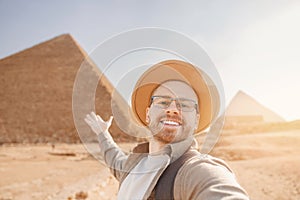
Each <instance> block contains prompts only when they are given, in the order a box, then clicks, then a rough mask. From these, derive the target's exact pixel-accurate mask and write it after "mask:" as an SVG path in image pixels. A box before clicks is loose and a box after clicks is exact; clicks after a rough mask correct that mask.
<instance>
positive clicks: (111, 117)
mask: <svg viewBox="0 0 300 200" xmlns="http://www.w3.org/2000/svg"><path fill="white" fill-rule="evenodd" d="M113 118H114V117H113V116H110V118H109V120H108V121H107V124H109V126H110V125H111V123H112V120H113Z"/></svg>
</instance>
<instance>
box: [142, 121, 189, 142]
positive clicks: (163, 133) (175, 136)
mask: <svg viewBox="0 0 300 200" xmlns="http://www.w3.org/2000/svg"><path fill="white" fill-rule="evenodd" d="M166 118H167V117H166V116H162V117H158V118H157V119H158V120H155V121H151V122H150V123H149V125H148V127H149V129H150V131H151V133H152V135H153V138H154V139H155V140H157V141H160V142H162V143H164V144H169V143H175V142H180V141H182V140H185V139H186V138H187V137H189V136H190V135H191V127H189V126H186V123H185V122H184V120H182V119H180V121H181V125H180V126H178V127H167V126H165V125H164V124H162V123H161V119H166ZM167 119H170V118H167Z"/></svg>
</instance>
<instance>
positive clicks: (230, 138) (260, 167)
mask: <svg viewBox="0 0 300 200" xmlns="http://www.w3.org/2000/svg"><path fill="white" fill-rule="evenodd" d="M134 145H135V144H128V143H127V144H125V143H123V144H120V146H121V147H122V148H123V149H124V150H126V151H128V150H130V149H131V148H132V147H133V146H134ZM211 154H212V155H214V156H217V157H220V158H222V159H224V160H225V161H226V162H227V163H228V164H229V165H230V166H231V168H232V169H233V171H234V172H235V174H236V176H237V178H238V180H239V182H240V184H241V185H242V186H243V187H244V188H245V189H246V191H247V192H248V193H249V195H250V198H251V199H252V200H262V199H272V200H298V199H300V170H299V169H300V156H299V155H300V130H291V131H282V132H271V133H270V132H269V133H251V134H239V135H234V134H233V135H232V134H231V135H230V134H229V135H226V134H223V135H222V136H221V138H220V140H219V142H218V144H217V145H216V146H215V148H214V149H213V151H212V152H211ZM0 177H1V178H0V200H21V199H22V200H27V199H30V200H41V199H45V200H54V199H55V200H57V199H58V200H75V199H77V200H78V199H87V200H96V199H97V200H99V199H103V200H108V199H116V193H117V190H118V183H117V181H116V180H115V179H114V177H113V176H112V175H110V172H109V170H108V169H107V168H106V167H105V166H104V164H103V163H102V162H101V161H98V160H96V159H95V158H94V157H93V156H91V155H90V154H89V153H88V152H87V150H86V149H85V147H84V146H83V145H82V144H72V145H70V144H55V145H52V144H35V145H31V144H18V145H11V144H10V145H9V144H4V145H2V146H0Z"/></svg>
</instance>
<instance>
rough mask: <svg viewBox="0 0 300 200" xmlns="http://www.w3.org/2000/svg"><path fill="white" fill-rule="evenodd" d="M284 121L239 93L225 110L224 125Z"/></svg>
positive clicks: (244, 94)
mask: <svg viewBox="0 0 300 200" xmlns="http://www.w3.org/2000/svg"><path fill="white" fill-rule="evenodd" d="M284 121H285V120H284V119H283V118H282V117H280V116H279V115H277V114H276V113H274V112H273V111H271V110H270V109H268V108H267V107H265V106H263V105H262V104H260V103H258V102H257V101H256V100H255V99H254V98H252V97H251V96H249V95H247V94H246V93H244V92H242V91H239V92H238V93H237V94H236V95H235V96H234V97H233V99H232V100H231V102H230V103H229V105H228V107H227V109H226V123H231V124H232V123H273V122H284Z"/></svg>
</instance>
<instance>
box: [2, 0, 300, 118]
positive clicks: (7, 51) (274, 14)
mask: <svg viewBox="0 0 300 200" xmlns="http://www.w3.org/2000/svg"><path fill="white" fill-rule="evenodd" d="M299 22H300V1H298V0H214V1H208V0H206V1H205V0H197V1H196V0H195V1H191V0H185V1H183V0H182V1H179V0H165V1H158V0H152V1H141V0H128V1H121V0H118V1H116V0H111V1H104V0H103V1H102V0H85V1H82V0H51V1H46V0H27V1H22V0H0V27H1V31H0V59H1V58H4V57H6V56H9V55H11V54H14V53H17V52H19V51H21V50H24V49H26V48H29V47H32V46H34V45H36V44H38V43H40V42H43V41H46V40H49V39H51V38H53V37H55V36H58V35H61V34H64V33H70V34H71V35H72V36H73V37H74V39H75V40H76V41H77V42H78V43H79V44H80V46H81V47H82V48H83V49H84V50H85V51H86V52H88V53H89V52H92V50H93V49H95V48H96V47H97V45H98V44H100V43H102V42H103V41H105V40H106V39H108V38H110V37H112V36H113V35H116V34H118V33H120V32H124V31H127V30H132V29H136V28H142V27H157V28H165V29H171V30H174V31H178V32H180V33H183V34H185V35H187V36H188V37H190V38H192V39H193V40H194V41H196V42H197V43H198V44H199V45H200V46H201V47H202V48H203V49H205V51H206V53H207V54H208V55H209V57H210V58H211V59H212V61H213V63H214V64H215V66H216V68H217V70H218V72H219V75H220V77H221V79H222V82H223V86H224V91H225V96H226V104H228V103H229V102H230V100H231V99H232V98H233V97H234V95H235V94H236V93H237V92H238V91H239V90H242V91H244V92H245V93H246V94H248V95H250V96H252V97H253V98H255V99H256V100H257V101H258V102H259V103H261V104H263V105H265V106H266V107H268V108H270V109H271V110H273V111H274V112H275V113H277V114H279V115H280V116H282V117H283V118H284V119H286V120H296V119H300V112H299V111H300V107H299V106H298V104H299V102H300V93H299V91H300V78H299V75H300V37H299V35H300V26H299Z"/></svg>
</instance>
